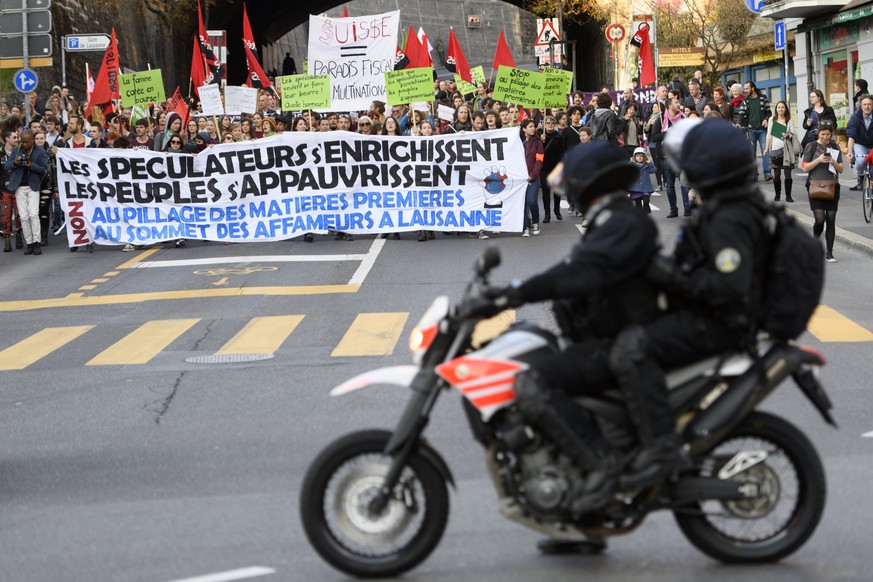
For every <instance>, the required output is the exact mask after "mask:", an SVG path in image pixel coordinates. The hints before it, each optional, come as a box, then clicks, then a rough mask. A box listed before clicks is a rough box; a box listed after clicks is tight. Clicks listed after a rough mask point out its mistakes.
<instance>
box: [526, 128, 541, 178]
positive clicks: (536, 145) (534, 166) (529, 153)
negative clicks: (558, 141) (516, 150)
mask: <svg viewBox="0 0 873 582" xmlns="http://www.w3.org/2000/svg"><path fill="white" fill-rule="evenodd" d="M544 157H545V154H544V153H543V140H541V139H540V138H539V137H538V136H536V135H535V136H533V137H532V138H531V139H529V140H526V141H525V142H524V161H525V162H527V175H528V176H529V180H530V181H531V182H533V181H535V180H539V179H540V170H542V169H543V158H544Z"/></svg>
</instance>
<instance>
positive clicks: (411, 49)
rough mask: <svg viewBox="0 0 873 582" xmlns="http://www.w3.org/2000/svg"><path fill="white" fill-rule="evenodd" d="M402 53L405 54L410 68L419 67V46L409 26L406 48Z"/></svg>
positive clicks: (416, 37)
mask: <svg viewBox="0 0 873 582" xmlns="http://www.w3.org/2000/svg"><path fill="white" fill-rule="evenodd" d="M403 52H405V53H406V57H407V58H408V59H409V66H410V67H411V68H413V69H414V68H416V67H418V66H420V65H419V64H418V62H419V58H420V54H419V53H421V44H419V42H418V36H417V35H416V34H415V30H413V28H412V27H411V26H410V27H409V32H408V33H407V34H406V47H405V48H404V49H403Z"/></svg>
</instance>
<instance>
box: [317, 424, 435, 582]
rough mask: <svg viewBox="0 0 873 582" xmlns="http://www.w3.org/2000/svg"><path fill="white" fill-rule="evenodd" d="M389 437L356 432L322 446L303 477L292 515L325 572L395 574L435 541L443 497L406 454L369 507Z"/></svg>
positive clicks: (422, 464)
mask: <svg viewBox="0 0 873 582" xmlns="http://www.w3.org/2000/svg"><path fill="white" fill-rule="evenodd" d="M390 437H391V433H389V432H387V431H380V430H370V431H362V432H356V433H352V434H349V435H346V436H344V437H342V438H341V439H339V440H337V441H335V442H334V443H332V444H331V445H330V446H328V447H327V448H326V449H325V450H324V451H323V452H322V453H321V454H320V455H319V456H318V457H317V458H316V459H315V461H313V463H312V465H311V466H310V467H309V470H308V471H307V473H306V477H305V478H304V480H303V487H302V490H301V492H300V517H301V520H302V521H303V528H304V530H305V532H306V536H307V538H308V539H309V543H311V544H312V546H313V547H314V548H315V550H316V551H317V552H318V554H319V555H320V556H321V557H322V558H324V560H325V561H326V562H328V563H329V564H331V565H332V566H333V567H335V568H337V569H338V570H341V571H342V572H345V573H346V574H350V575H352V576H357V577H360V578H376V577H390V576H397V575H398V574H401V573H403V572H406V571H407V570H410V569H412V568H414V567H415V566H417V565H418V564H419V563H421V562H422V561H423V560H424V559H425V558H427V557H428V556H429V555H430V553H431V552H432V551H433V550H434V548H435V547H436V545H437V543H439V541H440V538H441V537H442V534H443V531H444V530H445V527H446V522H447V520H448V514H449V494H448V490H447V488H446V482H445V480H444V479H443V477H442V475H441V474H440V472H439V471H438V470H437V469H436V468H435V467H434V466H433V465H432V464H431V463H429V462H428V461H427V460H426V459H425V458H424V457H423V456H421V455H418V454H415V453H413V455H412V456H411V457H410V459H409V462H408V464H407V465H406V467H404V468H403V471H402V473H401V476H400V480H399V482H398V484H397V486H396V487H395V488H394V491H393V492H392V493H391V499H390V500H389V502H388V504H387V506H386V507H385V508H384V509H383V510H381V511H378V512H377V511H375V510H374V508H373V503H372V501H373V499H375V498H376V497H377V496H378V495H379V494H380V492H381V490H382V483H383V481H384V476H385V474H386V473H387V472H388V469H389V467H390V466H391V457H390V456H387V455H385V454H384V453H383V450H384V449H385V445H386V444H387V443H388V440H389V439H390Z"/></svg>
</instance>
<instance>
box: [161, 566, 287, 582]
mask: <svg viewBox="0 0 873 582" xmlns="http://www.w3.org/2000/svg"><path fill="white" fill-rule="evenodd" d="M275 573H276V570H275V569H274V568H263V567H261V566H252V567H251V568H240V569H239V570H226V571H224V572H216V573H215V574H206V575H205V576H196V577H194V578H184V579H181V580H173V582H232V581H233V580H245V579H247V578H257V577H258V576H267V575H269V574H275Z"/></svg>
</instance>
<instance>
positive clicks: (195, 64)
mask: <svg viewBox="0 0 873 582" xmlns="http://www.w3.org/2000/svg"><path fill="white" fill-rule="evenodd" d="M191 84H192V85H193V86H194V93H196V94H197V97H200V87H202V86H203V85H205V84H206V71H204V70H203V54H202V53H201V52H200V41H199V40H198V39H197V36H196V35H195V36H194V53H193V54H192V56H191Z"/></svg>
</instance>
